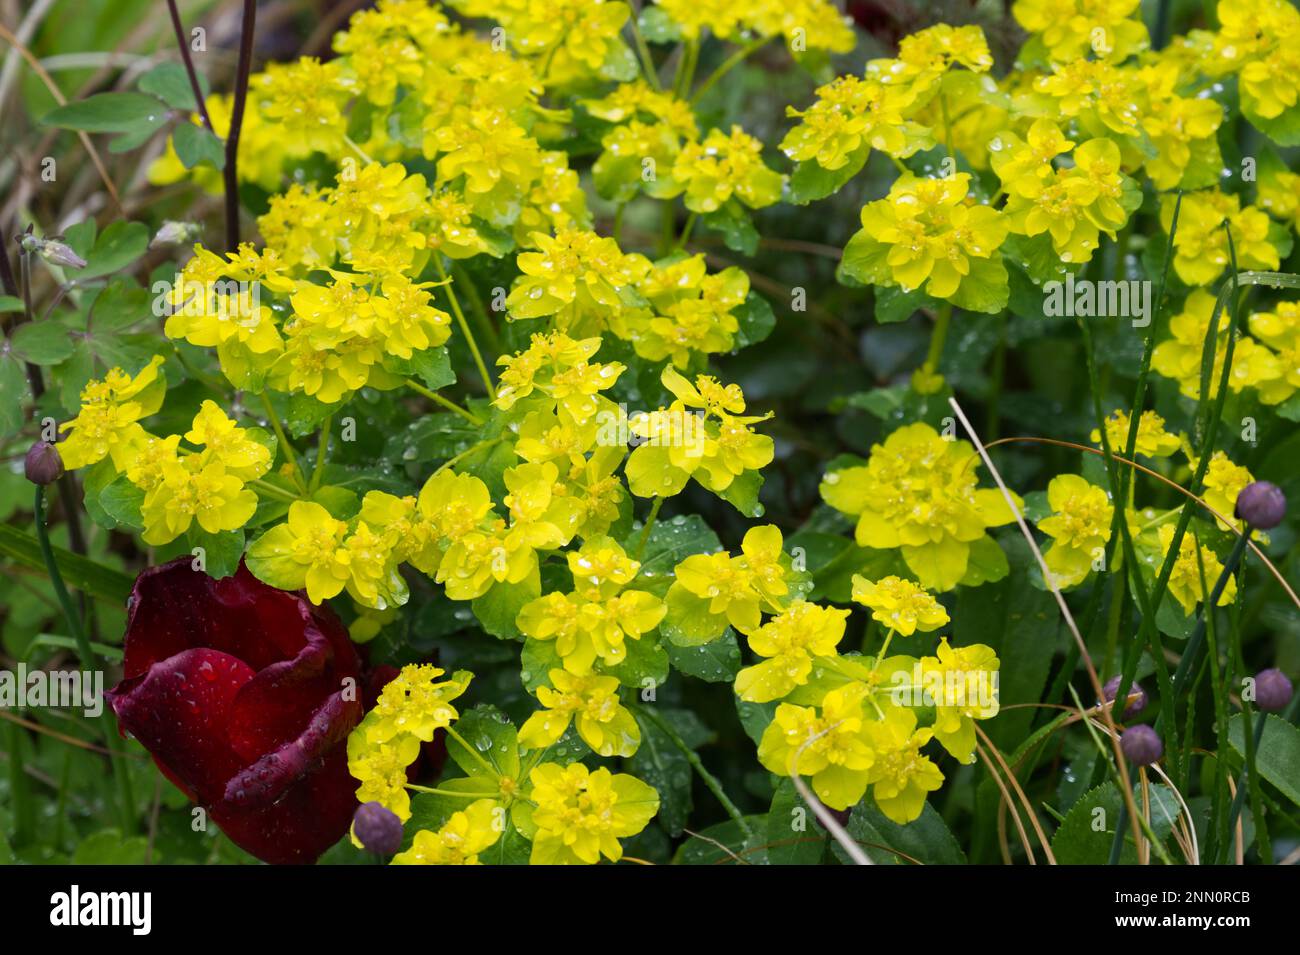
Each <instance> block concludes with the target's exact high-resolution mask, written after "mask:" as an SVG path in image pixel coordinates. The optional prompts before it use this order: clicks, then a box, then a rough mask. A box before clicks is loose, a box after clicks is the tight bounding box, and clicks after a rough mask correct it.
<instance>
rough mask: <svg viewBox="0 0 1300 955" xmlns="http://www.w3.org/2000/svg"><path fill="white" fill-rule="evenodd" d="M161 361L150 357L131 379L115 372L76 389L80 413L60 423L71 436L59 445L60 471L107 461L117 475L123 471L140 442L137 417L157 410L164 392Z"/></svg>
mask: <svg viewBox="0 0 1300 955" xmlns="http://www.w3.org/2000/svg"><path fill="white" fill-rule="evenodd" d="M162 363H163V358H162V356H161V355H155V356H154V357H153V358H152V359H151V360H150V361H149V364H147V365H145V366H144V368H142V369H140V371H139V373H138V374H136V376H135V377H134V378H132V377H131V376H129V375H127V374H126V372H124V371H122V369H121V368H114V369H112V370H111V371H109V373H108V374H107V375H105V376H104V377H103V379H101V380H96V381H91V382H88V383H87V384H86V387H84V388H82V389H81V410H80V411H79V412H78V413H77V416H76V417H75V418H73V419H72V420H71V421H65V422H64V423H63V424H61V425H59V431H60V432H63V431H71V432H72V433H71V434H70V435H68V437H67V438H65V439H64V440H63V441H61V442H60V443H59V455H60V456H61V457H62V459H63V466H64V467H66V468H67V469H68V470H70V471H74V470H76V469H77V468H84V467H85V466H86V465H88V464H96V463H97V462H99V461H102V460H104V458H106V457H111V458H112V459H113V466H114V467H115V468H117V469H118V470H119V471H120V470H122V469H123V468H125V467H126V465H127V461H128V458H129V455H130V453H131V450H132V448H133V447H134V446H135V445H136V444H137V443H138V442H140V441H142V440H143V439H144V438H145V431H144V428H142V427H141V426H140V424H139V421H140V419H141V418H147V417H149V416H150V415H151V414H153V413H154V412H156V411H157V410H158V409H159V408H161V407H162V403H163V396H164V395H165V393H166V391H167V380H166V379H165V378H164V377H163V376H162V373H161V372H160V371H159V366H161V365H162Z"/></svg>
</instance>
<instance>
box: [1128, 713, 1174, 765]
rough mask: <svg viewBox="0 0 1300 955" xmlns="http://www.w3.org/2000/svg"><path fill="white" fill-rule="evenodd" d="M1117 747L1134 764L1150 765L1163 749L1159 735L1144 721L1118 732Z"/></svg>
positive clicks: (1161, 753) (1162, 752) (1162, 753)
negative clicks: (1120, 732)
mask: <svg viewBox="0 0 1300 955" xmlns="http://www.w3.org/2000/svg"><path fill="white" fill-rule="evenodd" d="M1119 748H1120V749H1121V750H1123V752H1124V755H1125V756H1126V757H1128V760H1129V762H1131V763H1132V764H1133V765H1134V766H1150V765H1151V764H1152V763H1154V762H1155V761H1156V760H1158V759H1159V758H1160V757H1161V756H1162V755H1164V751H1165V746H1164V743H1162V742H1160V737H1159V735H1157V734H1156V731H1155V730H1153V729H1152V728H1151V727H1149V726H1147V725H1146V724H1145V723H1139V724H1138V725H1137V726H1130V727H1129V728H1128V729H1126V730H1125V731H1124V732H1123V733H1122V734H1120V738H1119Z"/></svg>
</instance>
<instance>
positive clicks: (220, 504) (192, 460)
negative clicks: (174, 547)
mask: <svg viewBox="0 0 1300 955" xmlns="http://www.w3.org/2000/svg"><path fill="white" fill-rule="evenodd" d="M161 476H162V479H161V480H160V481H158V483H157V484H156V485H154V487H153V488H152V489H151V490H150V491H149V492H148V493H147V494H145V496H144V503H143V504H142V505H141V507H140V513H141V515H142V516H143V517H144V533H143V534H142V535H141V537H142V538H143V539H144V541H145V543H147V544H153V545H155V546H157V545H160V544H167V543H170V542H171V541H174V540H175V539H176V538H177V537H179V536H180V535H181V534H184V533H185V532H186V531H187V530H189V529H190V525H191V524H193V523H194V522H197V523H198V525H199V527H201V528H202V529H203V530H204V531H206V532H207V533H209V534H217V533H220V532H221V531H233V530H238V529H239V528H241V527H243V526H244V525H245V524H247V523H248V520H249V518H251V517H252V516H253V512H254V511H256V510H257V495H256V494H254V493H253V492H252V491H251V490H249V489H248V488H246V487H244V482H243V479H241V478H239V477H237V476H235V475H234V474H229V473H227V471H226V468H225V465H223V464H222V463H221V461H220V460H218V459H215V458H214V457H212V455H211V453H210V452H209V453H204V454H201V455H200V454H193V455H187V456H185V457H183V458H177V459H175V460H173V461H166V462H164V463H163V465H162V471H161Z"/></svg>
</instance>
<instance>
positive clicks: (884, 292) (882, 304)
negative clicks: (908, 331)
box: [876, 286, 936, 325]
mask: <svg viewBox="0 0 1300 955" xmlns="http://www.w3.org/2000/svg"><path fill="white" fill-rule="evenodd" d="M935 303H936V300H935V299H934V298H931V297H930V296H929V295H926V294H925V292H923V291H922V290H921V289H919V288H918V289H912V291H910V292H904V291H903V290H902V289H901V288H899V287H898V286H882V287H880V288H877V289H876V321H877V322H879V323H880V324H882V325H889V324H892V323H894V322H905V321H907V320H908V319H909V318H911V317H912V316H913V315H914V314H916V312H917V310H918V309H921V308H924V307H926V306H927V305H934V304H935Z"/></svg>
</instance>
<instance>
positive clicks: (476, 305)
mask: <svg viewBox="0 0 1300 955" xmlns="http://www.w3.org/2000/svg"><path fill="white" fill-rule="evenodd" d="M451 274H452V277H453V278H454V279H455V280H456V281H457V282H461V283H462V284H463V285H464V287H465V294H466V296H467V297H468V298H469V307H470V311H472V312H473V313H474V317H475V318H477V319H478V322H479V325H481V326H482V328H483V334H484V335H485V336H487V340H488V345H489V346H490V347H491V348H492V350H493V351H494V352H496V353H497V354H498V355H500V354H501V353H502V352H503V351H504V349H503V348H502V347H501V336H500V335H498V334H497V329H496V326H495V325H494V324H493V323H492V318H491V317H490V316H489V315H488V313H487V309H486V308H484V306H483V298H482V296H480V295H479V294H478V289H477V288H475V286H474V283H473V282H471V281H470V280H469V277H468V276H467V275H466V274H465V270H464V269H462V268H456V267H454V266H453V268H452V272H451Z"/></svg>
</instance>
